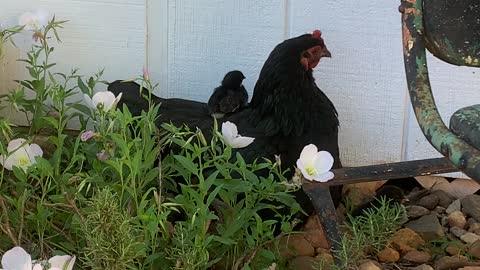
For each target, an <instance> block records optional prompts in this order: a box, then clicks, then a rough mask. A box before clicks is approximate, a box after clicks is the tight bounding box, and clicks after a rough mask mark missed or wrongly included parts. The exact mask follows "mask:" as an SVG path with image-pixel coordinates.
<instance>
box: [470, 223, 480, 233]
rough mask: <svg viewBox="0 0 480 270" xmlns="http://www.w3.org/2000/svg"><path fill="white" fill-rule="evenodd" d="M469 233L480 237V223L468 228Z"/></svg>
mask: <svg viewBox="0 0 480 270" xmlns="http://www.w3.org/2000/svg"><path fill="white" fill-rule="evenodd" d="M468 231H469V232H473V233H475V234H479V235H480V223H473V224H470V226H468Z"/></svg>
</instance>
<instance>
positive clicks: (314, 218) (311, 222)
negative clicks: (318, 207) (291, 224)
mask: <svg viewBox="0 0 480 270" xmlns="http://www.w3.org/2000/svg"><path fill="white" fill-rule="evenodd" d="M318 229H322V230H323V227H322V223H320V219H319V217H318V215H311V216H309V217H308V219H307V222H305V225H304V226H303V230H304V231H308V230H318Z"/></svg>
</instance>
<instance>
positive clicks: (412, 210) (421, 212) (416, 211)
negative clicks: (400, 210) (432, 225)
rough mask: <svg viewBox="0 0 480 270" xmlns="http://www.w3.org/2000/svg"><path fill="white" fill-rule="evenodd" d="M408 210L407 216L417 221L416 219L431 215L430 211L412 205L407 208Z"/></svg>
mask: <svg viewBox="0 0 480 270" xmlns="http://www.w3.org/2000/svg"><path fill="white" fill-rule="evenodd" d="M406 208H407V216H408V217H409V218H410V219H416V218H419V217H423V216H425V215H428V214H430V210H428V209H427V208H425V207H423V206H419V205H411V206H407V207H406Z"/></svg>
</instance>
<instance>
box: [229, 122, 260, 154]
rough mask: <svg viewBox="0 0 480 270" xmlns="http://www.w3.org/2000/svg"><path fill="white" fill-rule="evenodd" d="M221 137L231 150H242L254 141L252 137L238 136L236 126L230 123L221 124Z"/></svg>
mask: <svg viewBox="0 0 480 270" xmlns="http://www.w3.org/2000/svg"><path fill="white" fill-rule="evenodd" d="M222 136H223V139H224V140H225V143H226V144H228V145H230V146H231V147H232V148H243V147H246V146H248V145H249V144H251V143H252V142H253V140H255V138H252V137H243V136H240V135H239V134H238V130H237V126H236V125H235V124H234V123H232V122H229V121H227V122H225V123H223V124H222Z"/></svg>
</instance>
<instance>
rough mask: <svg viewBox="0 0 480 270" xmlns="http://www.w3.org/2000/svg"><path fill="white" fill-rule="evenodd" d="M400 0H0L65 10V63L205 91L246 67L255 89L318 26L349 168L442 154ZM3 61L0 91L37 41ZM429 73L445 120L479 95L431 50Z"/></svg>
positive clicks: (3, 5) (6, 19) (469, 75)
mask: <svg viewBox="0 0 480 270" xmlns="http://www.w3.org/2000/svg"><path fill="white" fill-rule="evenodd" d="M397 4H398V3H397V2H391V3H387V2H385V1H380V0H374V1H344V0H341V1H338V0H226V1H223V0H17V1H13V0H0V22H1V23H2V24H4V25H12V24H14V23H15V22H16V20H17V17H18V16H19V15H20V14H21V13H22V12H24V11H28V10H32V9H35V8H37V7H43V8H46V9H48V10H50V11H51V12H52V13H55V14H56V15H57V17H59V18H61V19H68V20H70V22H69V23H68V24H66V28H65V30H63V31H62V33H61V35H62V37H63V44H61V45H58V46H57V50H56V52H55V56H56V57H55V60H56V61H57V62H58V63H59V68H62V69H63V70H66V69H67V68H68V69H70V68H71V67H79V68H80V69H81V71H82V73H83V74H91V73H93V72H95V71H97V70H99V69H100V68H102V67H105V70H106V73H105V79H107V80H113V79H119V78H130V77H133V76H137V75H139V74H140V72H141V68H142V66H143V65H147V66H148V67H149V69H150V72H151V76H152V78H154V79H155V80H157V81H158V82H159V83H160V87H159V90H158V91H159V94H161V95H162V96H164V97H182V98H188V99H195V100H200V101H206V100H207V99H208V97H209V95H210V94H211V90H212V89H213V88H214V87H215V86H217V85H218V83H219V82H220V80H221V79H222V76H223V75H224V73H225V72H226V71H229V70H232V69H240V70H242V71H243V72H244V74H245V75H246V77H247V79H246V81H245V86H246V87H247V89H248V90H249V93H250V94H251V93H252V91H253V86H254V84H255V81H256V79H257V77H258V73H259V70H260V69H261V67H262V64H263V62H264V60H265V59H266V57H267V56H268V54H269V53H270V51H271V50H272V49H273V47H274V46H275V45H276V44H277V43H279V42H280V41H282V40H283V39H285V38H288V37H292V36H297V35H299V34H302V33H305V32H310V31H312V30H313V29H315V28H319V29H321V30H322V32H323V35H324V38H325V41H326V44H327V46H328V47H329V49H330V51H331V52H332V55H333V57H332V58H331V59H325V60H324V61H322V63H321V64H320V65H319V67H317V69H316V72H315V76H316V78H317V84H318V85H319V87H320V88H321V89H322V90H323V91H324V92H325V93H326V94H327V95H328V96H329V97H330V98H331V99H332V100H333V101H334V103H335V105H336V107H337V108H338V111H339V114H340V120H341V131H340V137H341V151H342V156H343V162H344V164H345V165H347V166H355V165H366V164H372V163H381V162H391V161H399V160H405V159H409V160H411V159H417V158H428V157H433V156H438V154H437V153H436V152H435V151H434V150H433V148H432V147H431V146H430V145H429V144H428V143H427V142H426V140H425V139H424V138H423V135H422V134H421V132H420V130H419V128H418V125H417V124H416V121H415V119H414V116H413V113H412V110H411V108H410V104H409V102H408V99H407V98H408V96H407V92H406V82H405V75H404V67H403V58H402V49H401V25H400V14H399V13H398V11H397ZM16 40H17V41H18V45H19V48H18V49H14V48H9V49H8V51H7V53H8V55H7V57H6V59H5V60H4V62H3V64H2V66H1V69H0V87H1V88H0V93H5V92H6V89H8V88H10V87H12V86H14V83H13V82H12V79H13V78H21V77H22V76H24V75H25V73H24V71H23V69H22V67H21V64H20V63H16V62H15V61H14V59H16V58H19V57H20V56H22V55H23V53H24V52H25V49H26V48H28V46H30V44H31V42H32V41H31V40H30V39H29V36H28V35H24V36H21V37H19V38H17V39H16ZM429 64H430V68H431V80H432V85H433V89H434V92H435V94H436V97H437V103H438V106H439V109H440V111H441V113H442V115H443V116H444V119H445V120H446V121H447V122H448V118H449V117H450V115H451V114H452V113H453V112H454V111H455V110H456V109H457V108H459V107H461V106H465V105H470V104H473V103H475V101H480V91H478V85H480V77H479V76H478V74H476V73H475V72H476V71H475V70H474V69H469V68H464V67H453V66H450V65H448V64H445V63H442V62H441V61H438V60H436V59H433V57H431V58H430V59H429Z"/></svg>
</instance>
